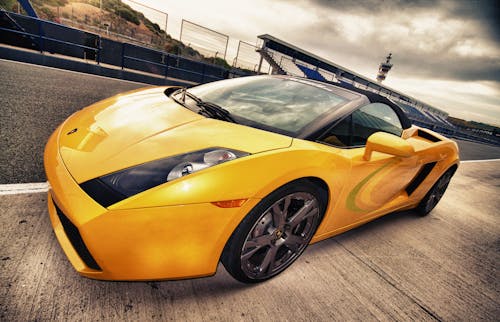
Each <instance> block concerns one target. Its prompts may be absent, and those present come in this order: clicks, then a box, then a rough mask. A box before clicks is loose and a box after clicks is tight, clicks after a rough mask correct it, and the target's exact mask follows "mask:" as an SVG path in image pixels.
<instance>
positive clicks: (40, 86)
mask: <svg viewBox="0 0 500 322" xmlns="http://www.w3.org/2000/svg"><path fill="white" fill-rule="evenodd" d="M145 86H149V85H147V84H141V83H134V82H129V81H123V80H118V79H113V78H106V77H99V76H95V75H89V74H83V73H76V72H71V71H65V70H61V69H55V68H47V67H43V66H37V65H30V64H24V63H18V62H13V61H8V60H0V124H1V126H0V151H1V154H0V166H1V170H0V184H2V183H21V182H40V181H45V180H46V179H45V174H44V171H43V149H44V147H45V143H46V142H47V140H48V138H49V136H50V134H51V133H52V132H53V131H54V130H55V129H56V127H57V126H58V125H59V124H61V123H62V122H63V121H64V120H65V119H66V118H67V117H68V116H70V115H71V114H73V113H74V112H76V111H77V110H79V109H81V108H83V107H85V106H88V105H90V104H92V103H94V102H96V101H99V100H101V99H104V98H106V97H109V96H112V95H115V94H118V93H120V92H125V91H128V90H132V89H136V88H140V87H145Z"/></svg>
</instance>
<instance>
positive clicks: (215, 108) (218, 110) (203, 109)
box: [180, 87, 238, 123]
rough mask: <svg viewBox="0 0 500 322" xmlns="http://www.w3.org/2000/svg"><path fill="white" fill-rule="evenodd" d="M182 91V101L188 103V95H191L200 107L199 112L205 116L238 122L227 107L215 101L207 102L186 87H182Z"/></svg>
mask: <svg viewBox="0 0 500 322" xmlns="http://www.w3.org/2000/svg"><path fill="white" fill-rule="evenodd" d="M180 91H181V92H180V93H181V94H182V96H181V100H182V102H183V103H186V96H187V97H189V98H190V99H192V100H193V101H195V102H196V106H197V107H198V108H199V109H200V110H199V112H198V113H199V114H202V115H205V116H207V117H210V118H216V119H219V120H223V121H229V122H233V123H238V122H236V121H235V119H233V118H232V117H231V113H230V112H229V111H228V110H226V109H225V108H223V107H221V106H219V105H217V104H215V103H212V102H206V101H204V100H202V99H201V98H199V97H198V96H196V95H194V94H192V93H189V92H188V91H187V89H186V88H185V87H184V88H182V89H181V90H180Z"/></svg>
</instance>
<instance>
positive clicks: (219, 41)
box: [180, 19, 229, 59]
mask: <svg viewBox="0 0 500 322" xmlns="http://www.w3.org/2000/svg"><path fill="white" fill-rule="evenodd" d="M180 41H181V42H183V43H184V44H185V45H186V46H189V47H192V48H194V49H196V50H197V51H199V52H200V53H201V54H202V55H203V56H205V57H219V58H223V59H226V53H227V44H228V42H229V36H227V35H224V34H222V33H220V32H217V31H215V30H212V29H209V28H206V27H203V26H200V25H198V24H195V23H194V22H190V21H187V20H184V19H182V24H181V34H180Z"/></svg>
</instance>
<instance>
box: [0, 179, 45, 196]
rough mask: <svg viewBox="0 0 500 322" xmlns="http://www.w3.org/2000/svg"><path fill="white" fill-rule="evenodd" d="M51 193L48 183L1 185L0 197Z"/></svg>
mask: <svg viewBox="0 0 500 322" xmlns="http://www.w3.org/2000/svg"><path fill="white" fill-rule="evenodd" d="M47 191H49V183H48V182H34V183H13V184H0V196H2V195H16V194H23V193H38V192H47Z"/></svg>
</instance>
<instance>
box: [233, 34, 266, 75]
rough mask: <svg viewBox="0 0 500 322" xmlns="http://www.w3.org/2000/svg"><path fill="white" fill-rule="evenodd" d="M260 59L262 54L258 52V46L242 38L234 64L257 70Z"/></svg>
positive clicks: (238, 66)
mask: <svg viewBox="0 0 500 322" xmlns="http://www.w3.org/2000/svg"><path fill="white" fill-rule="evenodd" d="M259 60H260V55H259V53H258V52H257V47H256V46H255V45H252V44H249V43H247V42H244V41H241V40H240V42H239V43H238V51H237V53H236V57H235V58H234V61H233V66H234V67H237V68H242V69H247V70H251V71H254V72H256V71H257V68H258V67H259Z"/></svg>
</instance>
